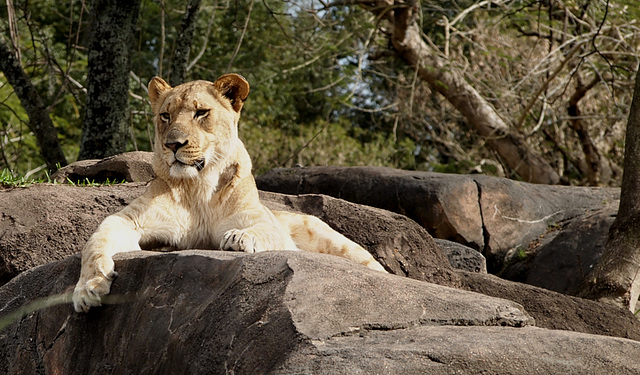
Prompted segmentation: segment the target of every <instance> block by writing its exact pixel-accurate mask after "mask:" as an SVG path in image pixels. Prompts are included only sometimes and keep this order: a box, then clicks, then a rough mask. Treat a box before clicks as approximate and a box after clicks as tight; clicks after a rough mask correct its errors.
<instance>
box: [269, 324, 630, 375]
mask: <svg viewBox="0 0 640 375" xmlns="http://www.w3.org/2000/svg"><path fill="white" fill-rule="evenodd" d="M312 344H313V347H312V348H310V349H306V350H304V351H303V350H301V351H300V352H298V353H296V355H295V356H293V358H292V359H290V360H288V361H287V363H286V364H285V366H284V369H282V370H279V371H276V372H275V373H276V374H313V375H332V374H362V375H368V374H505V375H506V374H513V375H526V374H540V375H543V374H576V375H584V374H588V375H601V374H637V373H638V371H640V365H639V364H638V362H637V360H636V358H637V350H638V348H640V346H638V344H639V343H638V342H635V341H630V340H624V339H610V338H604V337H601V336H592V335H586V334H579V333H573V332H563V331H551V330H545V329H539V328H535V327H525V328H498V327H431V326H430V327H425V326H417V327H410V328H406V329H402V330H393V331H384V332H381V331H371V332H368V333H367V334H364V335H358V336H346V337H335V338H331V339H329V340H323V341H313V342H312ZM599 345H602V348H604V350H603V351H602V352H600V351H598V347H599ZM634 351H635V352H634ZM300 358H302V359H300Z"/></svg>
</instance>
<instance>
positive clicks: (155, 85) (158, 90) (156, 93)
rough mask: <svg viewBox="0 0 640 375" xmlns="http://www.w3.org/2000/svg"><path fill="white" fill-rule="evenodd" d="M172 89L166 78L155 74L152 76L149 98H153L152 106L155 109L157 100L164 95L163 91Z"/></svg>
mask: <svg viewBox="0 0 640 375" xmlns="http://www.w3.org/2000/svg"><path fill="white" fill-rule="evenodd" d="M167 90H171V86H169V84H168V83H166V82H165V81H164V79H162V78H160V77H158V76H155V77H153V78H151V81H150V82H149V100H151V106H152V107H153V108H154V109H155V107H156V105H155V103H156V101H157V100H158V98H159V97H160V95H162V93H163V92H165V91H167Z"/></svg>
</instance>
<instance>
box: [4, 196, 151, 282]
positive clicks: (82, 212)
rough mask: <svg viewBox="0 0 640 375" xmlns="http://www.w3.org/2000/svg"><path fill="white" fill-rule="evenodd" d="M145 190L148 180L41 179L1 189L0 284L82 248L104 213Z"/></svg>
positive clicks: (115, 208) (120, 207) (123, 204)
mask: <svg viewBox="0 0 640 375" xmlns="http://www.w3.org/2000/svg"><path fill="white" fill-rule="evenodd" d="M144 190H145V186H144V185H143V184H126V185H118V186H101V187H74V186H69V185H53V184H37V185H34V186H31V187H25V188H14V189H7V190H0V233H2V235H1V236H0V285H1V284H2V283H5V282H7V281H8V280H9V279H11V278H12V277H14V276H16V275H17V274H18V273H20V272H22V271H25V270H27V269H29V268H31V267H34V266H37V265H41V264H45V263H49V262H52V261H55V260H60V259H62V258H64V257H66V256H69V255H71V254H74V253H76V252H78V251H80V249H82V246H84V243H85V242H86V241H87V239H88V238H89V236H90V235H91V233H93V232H94V231H95V230H96V228H97V227H98V225H99V224H100V222H101V221H102V220H103V219H104V218H105V217H107V216H108V215H111V214H113V213H115V212H117V211H119V210H121V209H122V208H123V207H124V206H126V205H127V204H129V202H131V201H132V200H133V199H135V198H136V197H138V196H139V195H141V194H142V193H143V192H144Z"/></svg>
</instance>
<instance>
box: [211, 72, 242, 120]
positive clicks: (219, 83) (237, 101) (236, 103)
mask: <svg viewBox="0 0 640 375" xmlns="http://www.w3.org/2000/svg"><path fill="white" fill-rule="evenodd" d="M213 86H214V87H215V88H216V90H218V92H220V94H222V96H224V97H225V98H227V99H229V100H230V101H231V106H232V107H233V109H234V111H236V112H240V110H241V109H242V105H243V104H244V101H245V100H247V96H249V82H247V80H246V79H244V78H243V77H242V76H241V75H238V74H234V73H231V74H225V75H223V76H222V77H220V78H218V79H217V80H216V81H215V82H214V83H213Z"/></svg>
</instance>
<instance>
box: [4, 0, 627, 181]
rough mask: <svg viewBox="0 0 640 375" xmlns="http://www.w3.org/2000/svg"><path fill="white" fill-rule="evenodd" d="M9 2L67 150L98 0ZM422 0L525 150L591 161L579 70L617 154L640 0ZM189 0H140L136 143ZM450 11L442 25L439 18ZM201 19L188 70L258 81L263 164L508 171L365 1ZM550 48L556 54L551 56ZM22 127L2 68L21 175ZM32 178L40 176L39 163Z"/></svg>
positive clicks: (573, 162) (427, 17)
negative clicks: (597, 81) (584, 144)
mask: <svg viewBox="0 0 640 375" xmlns="http://www.w3.org/2000/svg"><path fill="white" fill-rule="evenodd" d="M14 4H15V7H16V21H17V25H18V44H19V47H20V51H21V55H22V64H23V67H24V69H25V70H26V72H27V73H28V75H29V77H30V78H31V80H32V82H33V83H34V85H35V86H36V87H37V89H38V92H39V93H40V95H41V96H42V97H43V99H44V101H45V103H46V104H47V105H48V106H49V108H50V111H51V119H52V121H53V123H54V125H55V127H56V128H57V130H58V132H59V138H60V141H61V145H62V147H63V151H64V153H65V156H66V157H67V159H68V160H69V161H73V160H75V159H76V158H77V155H78V151H79V144H80V139H81V136H82V134H81V132H82V124H83V119H84V103H85V99H86V98H85V92H84V90H83V88H84V87H85V86H86V71H87V56H86V48H87V46H88V43H89V40H88V31H89V28H90V23H91V15H90V9H88V6H90V3H87V2H82V1H78V0H72V1H69V2H59V1H54V0H32V1H29V2H26V1H14ZM420 4H421V7H422V9H421V12H420V19H419V20H418V22H419V24H420V25H421V27H422V31H423V32H424V35H425V36H427V37H428V39H427V38H425V40H428V41H429V43H431V45H432V46H433V47H434V48H439V49H440V52H444V51H445V46H446V47H447V48H448V53H449V57H450V62H451V67H452V69H459V70H461V71H464V72H465V74H466V78H467V80H468V81H469V82H472V84H473V85H474V87H475V88H477V90H478V91H479V92H481V94H482V95H483V96H484V97H485V98H488V99H489V100H490V101H491V102H492V104H493V105H494V106H495V108H496V109H497V110H498V113H499V114H500V116H502V117H503V118H504V119H507V120H510V121H508V122H510V123H511V124H513V125H514V126H516V125H519V126H521V127H520V128H519V129H518V131H521V132H522V133H523V134H525V136H526V139H527V142H528V143H529V144H530V145H531V147H532V149H533V150H534V151H536V152H538V153H539V154H540V155H542V156H543V157H544V158H545V159H547V160H548V161H549V162H550V163H551V164H552V165H554V166H555V167H556V168H557V169H558V171H560V172H561V174H563V177H564V179H565V182H566V183H582V182H583V181H584V179H585V173H584V170H582V169H580V168H579V166H580V165H584V163H582V164H581V163H580V159H581V158H582V159H584V157H583V155H582V154H581V148H580V141H579V139H577V137H576V135H575V134H574V133H573V132H572V131H571V129H570V128H569V126H568V120H567V119H566V118H567V115H566V107H567V106H566V103H567V100H568V97H569V96H570V94H571V93H572V92H573V91H574V88H575V86H576V81H577V80H578V77H580V79H582V80H583V83H587V82H588V81H589V80H590V79H591V78H592V77H594V76H598V75H600V76H602V77H604V78H605V80H606V83H605V84H601V85H598V86H596V87H595V88H594V89H593V90H592V93H590V96H589V97H587V98H585V99H584V100H583V101H582V102H581V105H582V106H583V107H582V112H583V113H584V114H585V117H592V118H593V120H590V119H586V120H585V122H588V124H587V125H588V126H590V129H589V131H590V134H591V136H592V138H593V139H594V140H595V142H599V143H598V144H597V146H598V147H599V152H600V154H601V155H603V156H605V157H606V159H607V161H610V162H611V163H612V165H620V164H621V158H622V152H621V150H622V147H623V141H622V136H621V134H622V131H621V128H622V127H623V125H624V120H625V118H626V109H627V108H628V104H629V101H630V89H629V86H628V84H627V83H628V82H629V79H630V77H631V76H632V73H631V72H633V70H634V69H635V66H636V64H637V53H636V52H635V51H634V48H635V46H637V44H638V43H637V42H638V39H639V38H638V32H637V31H634V30H635V28H634V27H635V26H633V23H632V20H635V19H638V18H640V10H638V9H639V8H638V7H637V6H635V1H634V0H620V1H616V2H610V7H609V9H606V8H605V7H604V3H602V2H590V3H589V6H588V7H586V6H585V4H587V3H585V2H583V1H574V0H570V1H565V2H564V3H563V4H564V5H563V6H564V7H561V6H554V7H552V8H551V9H549V8H548V6H549V4H550V3H549V2H539V1H534V2H531V1H515V2H508V3H505V4H504V5H500V6H498V5H495V4H492V5H488V4H487V5H484V6H477V5H478V4H479V3H478V2H477V1H475V0H455V1H454V0H445V1H422V2H420ZM554 4H555V3H554ZM185 5H186V4H185V2H182V1H177V0H164V1H162V2H160V1H155V0H143V1H142V5H141V10H140V16H139V22H138V24H137V27H136V30H135V35H134V40H135V41H136V42H135V44H134V45H132V46H131V53H132V59H131V61H132V66H131V70H132V73H133V75H134V76H135V77H136V78H134V79H132V80H131V85H130V92H131V96H130V98H129V103H130V104H129V108H123V109H122V110H123V111H126V110H128V111H130V112H131V116H130V119H131V122H130V142H129V143H128V146H127V149H128V150H130V151H131V150H151V149H152V137H153V128H152V122H151V117H152V115H151V108H150V105H149V102H148V100H147V99H146V96H147V94H146V91H145V87H146V84H147V82H148V81H149V80H150V79H151V77H153V76H154V75H161V76H163V77H165V78H167V77H169V74H170V69H171V64H172V61H173V53H174V52H173V51H174V50H175V48H176V43H177V41H176V40H177V35H178V33H179V31H180V28H181V25H182V18H183V16H184V12H185ZM311 8H315V9H314V10H311V11H310V9H311ZM467 10H469V11H467ZM163 14H164V18H163ZM461 14H464V17H458V16H459V15H461ZM605 14H607V18H606V19H604V16H605ZM569 15H571V16H573V15H575V16H576V17H582V18H580V19H579V20H578V19H574V18H572V17H569ZM247 17H250V20H249V22H248V23H247V22H246V20H247ZM565 17H568V18H567V20H566V22H565ZM162 19H164V23H163V22H162V21H161V20H162ZM445 19H446V21H447V22H445ZM7 20H8V13H7V8H6V7H4V8H0V27H2V28H3V29H4V30H3V35H4V38H5V39H6V40H9V32H8V22H7ZM454 20H456V23H455V24H454V25H452V27H451V28H449V29H448V32H446V31H447V29H446V28H445V26H446V24H447V23H449V22H453V21H454ZM603 21H605V22H604V23H602V22H603ZM601 23H602V24H603V27H602V29H601V30H600V34H599V35H598V37H597V38H595V39H594V43H586V44H585V46H586V47H588V48H586V49H585V50H584V51H581V52H580V53H579V54H577V55H576V61H572V62H571V63H569V64H567V68H566V69H565V70H566V71H565V72H563V73H562V74H560V75H559V76H558V78H557V79H556V80H555V81H553V82H551V83H550V84H549V86H548V88H547V90H544V91H543V93H542V94H541V96H544V100H545V101H546V102H545V103H546V104H547V106H546V107H543V106H542V104H541V103H542V102H543V100H542V99H540V98H531V96H532V94H533V93H535V92H536V91H537V90H538V88H539V87H540V85H541V84H543V83H544V82H545V80H546V79H547V78H548V77H549V76H550V72H551V71H552V70H553V69H555V67H556V66H557V65H558V64H559V60H562V56H564V55H566V52H567V51H566V49H567V48H570V44H568V46H569V47H566V46H564V47H561V43H564V42H566V41H567V40H570V39H571V38H573V37H574V36H576V37H578V36H579V35H580V34H584V35H589V36H588V39H589V40H591V38H593V34H588V33H589V32H591V33H593V32H595V30H596V28H597V26H598V25H600V24H601ZM245 25H246V29H245ZM163 26H164V36H163V34H162V33H163V31H162V30H163ZM589 27H590V28H591V29H588V28H589ZM195 30H196V31H195V36H194V39H193V43H192V46H191V55H190V61H193V66H191V68H190V70H189V71H188V72H187V80H193V79H205V80H215V79H216V77H218V76H220V75H222V74H224V73H227V72H229V71H232V72H236V73H240V74H242V75H243V76H245V77H246V78H247V80H248V81H249V83H250V84H251V94H250V96H249V99H248V101H247V103H246V105H245V108H244V110H243V117H242V120H241V130H240V134H241V136H242V138H243V140H244V142H245V143H246V145H247V147H248V148H249V152H250V154H251V155H252V157H253V160H254V169H255V171H256V173H261V172H263V171H265V170H267V169H269V168H272V167H276V166H290V165H294V164H302V165H324V164H339V165H364V164H367V165H383V166H389V167H397V168H406V169H421V170H435V171H442V172H454V173H469V172H471V171H477V172H479V173H487V174H492V175H499V176H505V175H506V176H509V177H513V176H512V175H510V174H509V171H503V170H502V167H501V160H499V159H498V158H497V157H496V155H495V154H494V153H493V152H492V151H491V150H490V148H489V147H487V146H486V144H485V143H484V139H483V137H482V136H479V135H478V134H475V133H474V132H472V131H470V129H469V127H468V126H467V125H466V120H464V118H463V117H462V116H461V115H460V114H459V113H457V112H456V111H455V110H454V109H453V108H452V107H451V106H450V105H449V104H448V103H447V102H445V101H444V100H443V99H442V97H440V96H438V95H437V94H435V93H434V92H433V91H432V89H431V88H429V87H428V86H427V85H426V84H424V83H423V82H421V81H420V79H419V78H418V77H417V75H416V74H415V71H413V70H412V69H411V67H409V66H407V64H406V63H405V62H404V61H401V60H399V59H398V58H397V57H396V56H395V54H394V53H393V50H392V49H391V48H390V45H389V40H388V37H387V35H386V34H385V32H388V29H386V24H385V22H384V21H381V20H379V19H376V18H375V16H373V14H372V13H370V12H368V11H366V10H364V9H362V8H360V7H358V6H331V7H324V6H323V4H322V3H320V2H318V1H316V0H309V1H307V0H304V1H299V2H285V1H280V0H263V1H257V0H247V1H230V0H216V1H202V6H201V10H200V14H199V16H198V18H197V24H196V29H195ZM616 30H618V31H616ZM536 33H537V34H539V35H536ZM620 35H623V36H624V38H625V40H624V41H621V40H620ZM554 38H555V39H554ZM549 40H551V42H549ZM576 40H580V39H576ZM549 43H551V45H549ZM592 46H597V48H599V50H598V51H599V52H598V53H596V52H595V51H593V50H592V49H590V48H591V47H592ZM631 47H633V48H631ZM563 48H564V49H563ZM556 49H557V50H558V51H560V53H557V54H555V55H550V51H554V50H556ZM609 52H610V53H609ZM563 54H564V55H563ZM195 59H197V61H194V60H195ZM433 69H436V68H435V67H434V68H433ZM545 69H546V70H545ZM427 70H428V67H427ZM436 85H437V83H436ZM445 86H446V85H445ZM443 87H444V86H443ZM445 89H446V87H445ZM532 99H537V101H536V102H535V105H534V106H533V108H532V109H531V111H530V113H529V114H528V115H527V116H525V118H524V121H523V123H522V124H515V122H516V119H518V118H519V116H520V115H521V112H522V110H523V107H524V106H525V105H526V103H527V102H529V101H531V100H532ZM612 103H613V104H612ZM542 120H546V121H542ZM27 125H28V118H27V116H26V114H25V113H24V111H23V109H22V107H21V105H20V102H19V101H18V99H17V97H16V95H15V94H14V93H13V89H12V88H11V87H10V86H9V85H8V84H6V83H5V80H4V79H3V77H2V76H1V75H0V146H1V147H0V151H1V155H0V168H6V169H10V170H11V171H12V173H16V174H22V175H24V174H26V173H28V172H29V171H36V170H37V169H38V168H39V167H40V166H41V165H43V164H44V161H43V160H42V157H41V156H40V155H39V150H38V147H37V144H36V141H35V138H34V137H33V135H32V134H30V132H29V127H28V126H27ZM487 160H489V161H490V162H485V161H487ZM614 170H615V168H614ZM33 176H34V177H35V178H42V177H43V176H44V171H40V172H38V173H35V174H33ZM618 177H619V176H618ZM614 178H616V176H614ZM613 183H614V184H615V182H613Z"/></svg>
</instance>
